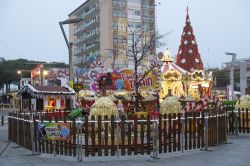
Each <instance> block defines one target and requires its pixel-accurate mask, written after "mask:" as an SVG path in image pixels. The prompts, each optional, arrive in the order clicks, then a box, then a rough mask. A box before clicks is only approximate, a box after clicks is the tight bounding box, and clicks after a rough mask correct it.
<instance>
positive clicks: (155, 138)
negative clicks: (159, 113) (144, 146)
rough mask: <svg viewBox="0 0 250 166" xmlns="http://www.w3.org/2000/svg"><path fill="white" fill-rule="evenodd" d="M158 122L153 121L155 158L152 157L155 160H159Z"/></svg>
mask: <svg viewBox="0 0 250 166" xmlns="http://www.w3.org/2000/svg"><path fill="white" fill-rule="evenodd" d="M157 130H158V120H153V156H151V157H152V158H153V159H159V158H158V142H157V138H158V131H157Z"/></svg>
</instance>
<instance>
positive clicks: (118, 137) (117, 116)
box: [116, 115, 121, 158]
mask: <svg viewBox="0 0 250 166" xmlns="http://www.w3.org/2000/svg"><path fill="white" fill-rule="evenodd" d="M120 120H121V119H120V117H119V115H116V143H117V154H116V155H117V158H119V156H120V149H119V148H120V147H119V144H120V135H121V130H120V126H119V122H120Z"/></svg>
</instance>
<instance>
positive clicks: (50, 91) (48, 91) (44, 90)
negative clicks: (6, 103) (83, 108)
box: [18, 84, 75, 96]
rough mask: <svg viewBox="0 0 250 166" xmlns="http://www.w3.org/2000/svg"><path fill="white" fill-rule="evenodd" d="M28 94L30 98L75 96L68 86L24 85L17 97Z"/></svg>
mask: <svg viewBox="0 0 250 166" xmlns="http://www.w3.org/2000/svg"><path fill="white" fill-rule="evenodd" d="M24 92H26V93H29V94H30V95H32V96H36V95H75V91H74V90H73V89H72V88H70V87H68V86H33V85H30V84H26V85H24V86H23V87H22V88H21V89H20V90H19V91H18V95H20V94H22V93H24Z"/></svg>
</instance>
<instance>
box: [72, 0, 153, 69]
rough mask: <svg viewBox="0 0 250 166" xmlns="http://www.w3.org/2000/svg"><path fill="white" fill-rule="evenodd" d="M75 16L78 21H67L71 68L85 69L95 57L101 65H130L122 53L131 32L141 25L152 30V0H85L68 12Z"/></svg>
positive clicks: (128, 59) (119, 66) (118, 66)
mask: <svg viewBox="0 0 250 166" xmlns="http://www.w3.org/2000/svg"><path fill="white" fill-rule="evenodd" d="M79 17H80V18H83V20H82V21H81V22H79V23H76V24H70V25H69V26H70V27H69V38H70V41H71V42H73V64H74V67H75V69H76V68H79V69H83V70H84V68H85V70H87V68H88V67H89V65H90V64H91V63H92V62H94V61H95V60H97V59H99V60H100V61H101V62H102V64H103V66H104V68H111V69H112V68H132V66H133V60H132V59H131V58H129V57H128V56H127V54H126V50H127V49H129V47H131V45H132V42H131V41H132V39H131V38H132V35H131V33H132V32H133V31H134V30H135V29H142V28H147V29H148V30H149V31H148V32H149V33H155V0H86V1H85V2H84V3H83V4H82V5H81V6H79V7H78V8H77V9H75V10H74V11H73V12H71V13H70V14H69V19H73V18H79ZM76 71H77V70H76Z"/></svg>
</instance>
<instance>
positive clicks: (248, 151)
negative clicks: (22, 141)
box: [0, 125, 250, 166]
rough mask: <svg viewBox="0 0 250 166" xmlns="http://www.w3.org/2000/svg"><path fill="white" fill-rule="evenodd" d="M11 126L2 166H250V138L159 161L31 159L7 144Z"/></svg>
mask: <svg viewBox="0 0 250 166" xmlns="http://www.w3.org/2000/svg"><path fill="white" fill-rule="evenodd" d="M7 129H8V126H7V125H4V126H0V166H15V165H20V166H33V165H35V166H45V165H46V166H49V165H51V166H52V165H53V166H64V165H65V166H66V165H67V166H68V165H90V166H98V165H111V166H113V165H114V166H128V165H129V166H132V165H136V166H147V165H150V166H151V165H154V166H161V165H168V166H183V165H185V166H194V165H197V166H199V165H202V166H249V165H250V134H248V135H240V136H230V137H229V142H232V144H223V145H220V146H216V147H213V151H212V152H204V151H199V150H193V151H185V152H184V153H181V152H176V153H167V154H164V155H159V158H160V159H152V158H151V157H150V156H141V155H138V156H125V157H124V156H123V157H120V158H117V157H88V158H85V157H83V161H82V162H78V161H77V159H76V158H73V157H64V156H63V157H62V156H56V157H53V156H51V155H44V154H43V155H36V156H32V155H31V154H32V153H31V152H30V151H28V150H25V149H23V148H16V147H17V145H16V144H15V143H11V142H10V143H9V142H7V137H8V134H7Z"/></svg>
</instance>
